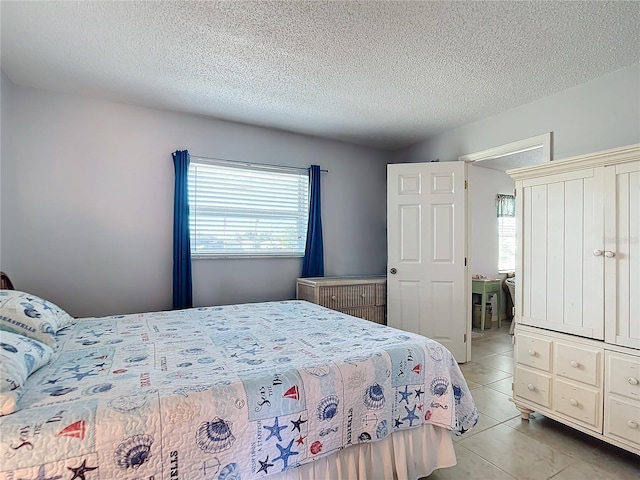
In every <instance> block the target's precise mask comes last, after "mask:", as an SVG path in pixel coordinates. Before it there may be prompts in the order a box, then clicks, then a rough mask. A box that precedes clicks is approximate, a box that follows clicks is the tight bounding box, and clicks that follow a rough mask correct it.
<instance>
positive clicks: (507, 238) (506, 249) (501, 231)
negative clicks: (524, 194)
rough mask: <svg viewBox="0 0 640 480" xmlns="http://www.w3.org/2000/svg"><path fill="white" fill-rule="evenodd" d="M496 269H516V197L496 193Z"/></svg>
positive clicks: (502, 270) (503, 270)
mask: <svg viewBox="0 0 640 480" xmlns="http://www.w3.org/2000/svg"><path fill="white" fill-rule="evenodd" d="M497 204H498V271H499V272H513V271H515V269H516V197H515V196H514V195H503V194H498V197H497Z"/></svg>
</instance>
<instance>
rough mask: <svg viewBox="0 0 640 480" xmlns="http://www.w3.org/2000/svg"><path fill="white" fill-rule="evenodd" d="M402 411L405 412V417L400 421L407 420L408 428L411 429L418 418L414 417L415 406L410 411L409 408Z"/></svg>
mask: <svg viewBox="0 0 640 480" xmlns="http://www.w3.org/2000/svg"><path fill="white" fill-rule="evenodd" d="M404 409H405V410H406V411H407V416H406V417H403V418H402V420H409V426H410V427H413V421H414V420H418V419H419V418H420V417H419V416H418V415H416V405H414V406H413V408H412V409H411V410H409V407H404Z"/></svg>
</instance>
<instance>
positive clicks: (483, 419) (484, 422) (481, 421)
mask: <svg viewBox="0 0 640 480" xmlns="http://www.w3.org/2000/svg"><path fill="white" fill-rule="evenodd" d="M499 423H500V422H499V421H498V420H496V419H495V418H491V417H490V416H489V415H485V414H484V413H480V415H479V416H478V423H476V425H475V427H473V428H472V429H471V430H469V431H467V432H466V433H465V434H464V435H460V436H456V435H453V436H452V438H453V441H454V442H459V441H460V440H464V439H465V438H469V437H471V436H472V435H475V434H476V433H480V432H482V431H484V430H486V429H487V428H491V427H495V426H496V425H498V424H499Z"/></svg>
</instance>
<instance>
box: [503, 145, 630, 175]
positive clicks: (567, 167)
mask: <svg viewBox="0 0 640 480" xmlns="http://www.w3.org/2000/svg"><path fill="white" fill-rule="evenodd" d="M638 159H640V143H638V144H635V145H629V146H626V147H619V148H612V149H610V150H604V151H602V152H596V153H590V154H588V155H580V156H577V157H571V158H567V159H565V160H556V161H555V162H553V164H552V165H534V166H531V167H522V168H516V169H513V170H507V172H506V173H507V175H510V176H511V177H513V178H514V179H516V180H525V179H528V178H536V177H539V176H540V175H541V172H544V175H554V174H560V173H567V172H573V171H575V170H576V167H578V166H579V167H580V168H583V169H588V168H593V167H601V166H603V165H614V164H617V163H627V162H630V161H633V160H638Z"/></svg>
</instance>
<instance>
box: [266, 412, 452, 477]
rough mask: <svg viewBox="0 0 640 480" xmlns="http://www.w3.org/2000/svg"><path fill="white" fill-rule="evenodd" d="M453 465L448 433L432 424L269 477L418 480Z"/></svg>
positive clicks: (347, 449)
mask: <svg viewBox="0 0 640 480" xmlns="http://www.w3.org/2000/svg"><path fill="white" fill-rule="evenodd" d="M455 464H456V454H455V452H454V450H453V441H452V439H451V432H450V431H448V430H445V429H443V428H440V427H436V426H434V425H429V424H427V425H424V426H422V427H420V428H413V429H410V430H403V431H398V432H394V433H393V435H389V436H388V437H386V438H384V439H382V440H379V441H376V442H369V443H362V444H358V445H353V446H351V447H349V448H345V449H342V450H340V451H338V452H337V453H335V454H333V455H329V456H327V457H324V458H319V459H317V460H316V461H314V462H312V463H309V464H306V465H302V466H301V467H299V468H294V469H292V470H287V471H285V472H282V473H280V474H275V475H273V476H271V475H270V476H269V478H270V479H271V478H273V480H392V479H393V480H417V479H418V478H420V477H426V476H428V475H431V473H432V472H433V471H434V470H436V469H438V468H446V467H452V466H454V465H455Z"/></svg>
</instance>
